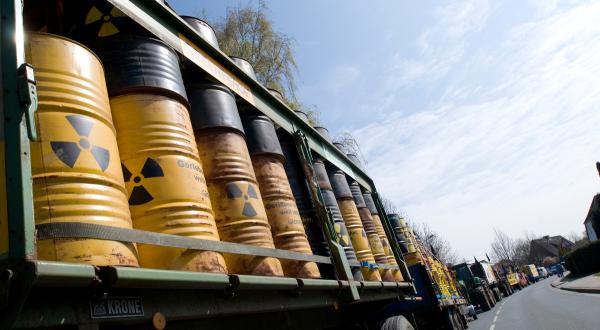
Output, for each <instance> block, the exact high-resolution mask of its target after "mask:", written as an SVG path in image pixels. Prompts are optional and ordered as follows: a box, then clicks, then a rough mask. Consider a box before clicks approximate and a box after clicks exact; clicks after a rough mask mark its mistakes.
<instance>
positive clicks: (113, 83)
mask: <svg viewBox="0 0 600 330" xmlns="http://www.w3.org/2000/svg"><path fill="white" fill-rule="evenodd" d="M92 48H93V50H94V51H95V52H96V54H98V56H99V57H100V59H101V60H102V63H103V64H104V71H105V74H106V85H107V87H108V94H109V96H111V97H113V96H117V95H123V94H129V93H137V92H140V91H143V92H145V93H148V92H150V93H156V94H162V95H165V96H169V97H173V98H176V99H177V100H179V101H181V102H183V103H184V104H186V105H188V107H189V103H188V99H187V95H186V91H185V87H184V84H183V78H182V76H181V70H180V69H179V59H178V57H177V54H176V53H175V51H174V50H173V49H171V48H170V47H169V46H167V45H165V44H164V43H163V42H162V41H160V40H158V39H154V38H148V37H139V36H133V35H122V34H120V35H117V36H114V37H111V38H104V39H101V40H99V41H98V42H96V43H94V44H93V46H92Z"/></svg>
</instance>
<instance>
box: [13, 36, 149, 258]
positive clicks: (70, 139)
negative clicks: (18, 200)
mask: <svg viewBox="0 0 600 330" xmlns="http://www.w3.org/2000/svg"><path fill="white" fill-rule="evenodd" d="M26 40H27V44H26V57H27V62H29V63H31V64H32V65H33V66H34V67H35V70H36V76H37V77H36V78H37V93H38V102H39V103H38V110H37V114H36V120H37V124H38V129H39V132H40V138H39V140H38V141H36V142H31V172H32V178H33V198H34V200H33V203H34V213H35V223H36V224H48V223H54V222H81V223H91V224H99V225H105V226H112V227H120V228H132V226H131V216H130V213H129V208H128V205H127V196H126V190H125V185H124V182H123V174H122V172H121V166H120V165H121V162H120V159H119V151H118V147H117V140H116V137H115V128H114V126H113V121H112V117H111V114H110V105H109V101H108V94H107V91H106V82H105V80H104V71H103V69H102V65H101V64H100V61H99V60H98V58H97V57H96V56H95V55H94V54H93V53H92V52H91V51H90V50H88V49H87V48H85V47H83V46H81V45H79V44H77V43H75V42H73V41H71V40H69V39H66V38H62V37H59V36H55V35H49V34H42V33H32V34H30V35H28V38H26ZM15 143H16V142H15ZM37 252H38V258H39V259H41V260H52V261H64V262H76V263H86V264H93V265H99V266H105V265H116V266H137V265H138V261H137V251H136V249H135V246H134V245H133V244H131V243H122V242H117V241H109V240H94V239H56V240H54V239H49V240H41V241H38V242H37Z"/></svg>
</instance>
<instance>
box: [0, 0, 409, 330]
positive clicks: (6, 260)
mask: <svg viewBox="0 0 600 330" xmlns="http://www.w3.org/2000/svg"><path fill="white" fill-rule="evenodd" d="M107 1H109V2H111V3H112V4H113V5H114V6H115V7H117V8H119V9H120V10H121V11H123V12H124V13H125V14H127V15H128V16H130V17H131V18H132V19H134V20H135V21H137V22H138V23H140V24H141V25H142V26H144V27H145V28H146V29H148V30H149V31H150V32H152V33H154V34H155V35H156V36H157V37H159V38H160V39H162V40H163V41H164V42H166V43H167V44H169V45H170V46H171V47H173V48H174V49H175V50H177V51H178V52H179V53H181V54H182V55H183V56H185V57H187V58H188V59H190V60H191V61H192V62H194V60H198V58H197V57H198V56H200V57H201V58H203V59H204V60H206V61H208V62H207V63H209V65H212V68H213V69H214V70H217V71H214V70H213V73H215V72H217V74H214V75H213V76H214V78H216V79H217V80H220V81H221V82H222V83H224V84H225V85H227V86H230V87H232V90H234V91H235V92H236V93H237V94H238V95H239V96H241V97H246V100H250V101H251V102H250V103H251V104H253V105H254V106H255V107H256V108H257V109H258V110H259V111H261V112H263V113H264V114H266V115H267V116H269V117H270V118H271V119H272V120H273V121H274V122H275V123H276V124H277V125H279V126H280V127H281V128H283V129H284V130H286V131H287V132H289V133H290V134H294V133H295V132H301V134H302V139H303V141H304V143H303V145H304V153H305V154H308V156H309V157H312V156H311V152H316V153H318V154H319V155H320V156H322V157H323V158H325V159H327V160H328V161H329V162H331V163H332V164H333V165H335V166H336V167H338V168H339V169H341V170H342V171H344V172H345V173H346V174H347V175H349V176H350V177H352V178H353V179H355V180H356V181H357V182H358V183H359V184H360V185H361V186H363V187H364V188H366V189H367V190H369V191H371V192H373V194H374V199H375V201H376V203H377V207H378V209H379V211H380V215H381V219H382V222H383V223H384V228H385V230H386V233H387V235H388V236H389V237H393V236H392V234H391V233H392V231H391V226H390V224H389V221H388V219H387V217H386V215H385V212H383V209H382V208H381V203H380V201H379V198H378V197H377V193H376V188H375V185H374V183H373V181H372V180H371V179H370V178H369V176H368V175H367V174H366V173H365V171H364V170H363V169H361V168H359V167H358V166H357V165H356V164H354V163H353V162H352V161H351V160H350V159H348V158H347V156H346V155H345V154H344V153H343V152H341V151H340V150H338V149H337V148H336V147H334V146H333V145H332V144H331V143H330V142H329V141H327V140H325V139H324V138H323V137H322V136H321V135H320V134H319V133H318V132H317V131H315V130H314V129H313V128H312V127H311V126H310V125H309V124H308V123H306V122H304V121H303V120H302V119H301V118H299V117H298V116H297V115H296V114H295V113H294V112H293V111H292V110H291V109H290V108H289V107H287V105H285V104H284V103H283V102H281V101H280V100H279V99H277V98H276V97H274V96H273V95H272V94H271V93H270V92H269V91H268V90H267V89H266V88H264V86H262V85H261V84H260V83H258V82H257V81H255V80H254V79H253V78H251V77H249V76H248V75H247V74H246V73H245V72H243V71H242V70H241V69H239V68H238V66H237V65H235V63H233V62H232V61H231V60H230V59H229V57H228V56H227V55H226V54H224V53H222V52H221V51H220V50H218V49H215V48H214V47H212V46H211V45H210V44H208V43H207V42H206V41H205V40H204V39H202V37H201V36H200V35H199V34H197V33H196V32H195V31H194V30H193V29H192V28H191V27H190V26H189V25H187V23H185V22H184V21H183V20H182V19H181V18H179V16H177V15H176V14H175V13H174V12H173V11H171V10H170V9H169V8H168V7H166V6H165V5H164V4H162V3H161V2H160V1H156V0H107ZM0 17H1V20H0V33H1V35H0V56H1V61H2V63H1V67H0V70H1V81H0V84H1V85H0V86H1V87H2V90H3V96H2V98H1V100H0V102H1V108H0V111H2V115H3V117H4V121H3V122H2V123H0V137H1V138H3V139H4V142H10V143H5V155H4V158H5V173H4V175H5V178H6V191H7V192H10V193H7V210H6V211H7V219H8V230H9V233H10V235H9V249H8V252H7V253H6V254H0V298H2V299H0V310H2V312H3V313H7V314H6V315H8V317H5V318H3V319H2V320H0V328H9V327H10V325H11V324H12V322H13V321H14V320H15V319H16V317H17V315H18V313H19V311H20V310H21V308H22V306H23V304H24V303H25V300H26V298H27V296H28V294H29V292H30V290H31V288H32V287H34V286H38V287H44V288H48V287H53V286H60V287H65V286H73V287H96V286H98V285H99V284H101V285H100V286H99V287H101V288H113V289H119V290H120V288H124V289H128V288H130V287H135V288H136V289H139V290H141V289H143V288H155V289H165V288H167V287H171V288H173V289H183V288H185V289H215V288H219V289H223V288H225V291H231V290H250V291H254V290H265V289H267V290H273V289H277V290H292V291H294V292H297V291H298V290H304V291H306V290H309V291H319V290H320V291H325V292H331V291H332V290H333V291H339V292H338V293H337V294H336V295H339V294H342V296H340V297H343V296H344V292H346V293H350V294H349V295H346V298H342V299H341V300H340V301H348V300H358V299H359V298H360V302H368V301H377V300H385V299H391V298H393V297H398V296H402V295H404V292H407V290H410V288H411V287H413V286H412V285H411V284H410V283H383V282H376V283H370V282H356V281H353V279H352V276H347V275H348V274H350V269H349V266H350V265H349V264H348V260H347V259H346V257H345V254H344V253H343V250H342V248H341V246H340V245H339V244H337V242H336V241H335V239H336V235H335V234H334V235H333V236H332V232H331V231H332V230H333V226H332V223H329V222H330V221H329V222H326V223H325V226H324V228H327V230H326V231H327V234H328V237H329V238H330V239H329V241H330V248H331V250H332V252H333V254H334V260H333V261H334V264H335V265H336V267H338V274H346V276H345V277H347V278H345V279H344V278H342V279H341V280H338V281H336V280H309V279H290V278H280V279H277V278H266V277H256V276H254V277H253V276H241V275H231V276H227V275H222V274H199V273H187V272H180V271H163V270H152V269H135V268H122V267H100V268H98V267H93V266H89V265H78V264H66V263H55V262H46V261H37V260H35V259H36V251H35V240H36V229H35V224H34V214H33V194H32V175H31V157H30V147H29V143H30V139H31V140H34V139H35V138H36V136H37V131H36V127H35V121H34V118H35V117H34V112H35V110H36V105H37V98H36V90H35V80H34V79H33V77H32V76H30V75H27V74H24V73H29V71H26V70H25V71H24V69H26V67H24V65H25V64H26V63H25V51H24V46H25V44H24V35H23V15H22V0H6V1H2V2H0ZM184 40H185V41H184ZM186 47H187V48H186ZM190 49H192V51H191V52H190ZM195 63H196V64H198V63H197V62H195ZM201 67H202V66H201ZM215 68H216V69H215ZM19 74H20V75H19ZM232 84H233V85H232ZM236 88H237V89H236ZM239 88H241V89H239ZM318 196H320V195H318ZM320 200H321V202H322V197H320ZM328 218H329V217H328ZM329 220H330V219H329ZM392 241H394V240H392ZM393 247H394V254H395V256H396V259H397V260H398V264H399V268H400V269H401V271H402V273H403V275H404V278H405V279H407V280H409V279H410V275H409V273H408V269H407V268H406V265H405V263H404V262H403V259H402V256H401V254H400V253H399V250H398V246H397V244H395V241H394V243H393ZM1 252H2V251H0V253H1ZM166 283H168V285H167V284H166ZM140 286H141V287H142V288H140ZM413 289H414V288H413ZM381 290H388V291H387V292H386V293H385V294H383V291H381ZM389 290H392V291H389ZM359 292H360V295H359ZM315 294H316V295H311V296H314V299H316V300H319V299H321V300H323V302H324V303H326V304H331V303H333V302H335V303H336V304H337V299H333V300H332V299H331V297H330V296H329V295H325V296H322V297H321V298H320V296H319V295H318V294H317V292H315ZM307 296H308V295H307ZM4 299H5V300H4ZM286 299H287V298H286ZM285 301H286V303H290V304H291V305H290V306H292V305H294V306H301V305H303V304H305V305H306V304H308V305H310V304H311V303H310V302H307V301H305V302H302V301H298V302H289V301H287V300H285ZM313 303H314V302H313ZM274 304H276V303H274ZM308 305H306V306H308ZM6 306H9V307H8V308H5V307H6ZM3 308H4V309H3Z"/></svg>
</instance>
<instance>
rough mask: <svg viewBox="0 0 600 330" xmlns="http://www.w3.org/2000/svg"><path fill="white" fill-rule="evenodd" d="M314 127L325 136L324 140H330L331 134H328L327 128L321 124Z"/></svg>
mask: <svg viewBox="0 0 600 330" xmlns="http://www.w3.org/2000/svg"><path fill="white" fill-rule="evenodd" d="M314 128H315V130H316V131H317V132H319V134H321V135H322V136H323V137H324V138H325V140H327V141H329V142H331V135H329V130H328V129H327V128H325V127H323V126H315V127H314Z"/></svg>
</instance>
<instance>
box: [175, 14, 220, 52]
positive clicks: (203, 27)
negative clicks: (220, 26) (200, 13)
mask: <svg viewBox="0 0 600 330" xmlns="http://www.w3.org/2000/svg"><path fill="white" fill-rule="evenodd" d="M181 18H182V19H183V20H184V21H186V22H187V23H188V24H189V25H190V26H191V27H192V28H193V29H194V30H195V31H196V32H198V34H199V35H200V36H201V37H202V39H204V40H206V42H208V43H209V44H211V45H212V46H213V47H215V48H216V49H219V41H218V39H217V35H216V34H215V30H214V29H213V28H212V26H210V24H208V23H207V22H206V21H204V20H201V19H199V18H198V17H193V16H181Z"/></svg>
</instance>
